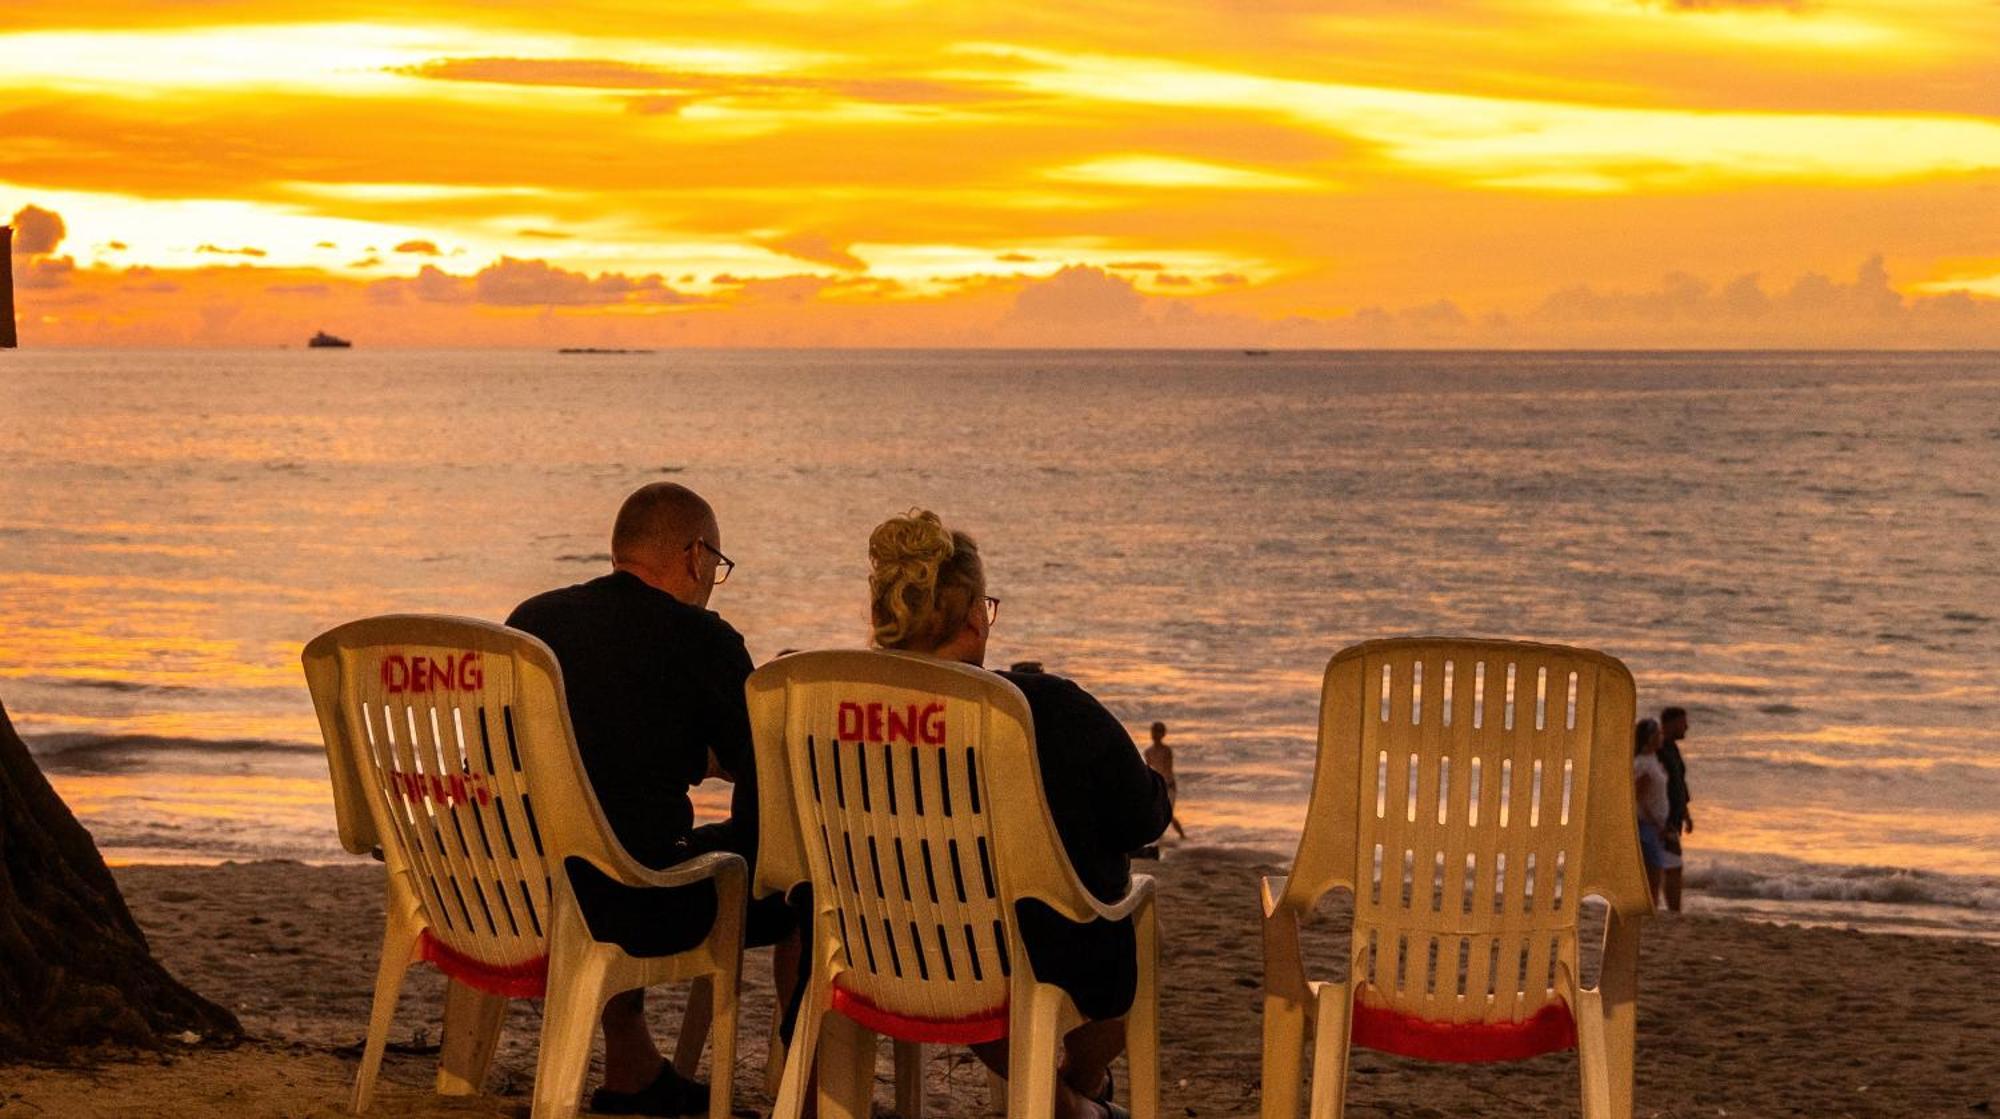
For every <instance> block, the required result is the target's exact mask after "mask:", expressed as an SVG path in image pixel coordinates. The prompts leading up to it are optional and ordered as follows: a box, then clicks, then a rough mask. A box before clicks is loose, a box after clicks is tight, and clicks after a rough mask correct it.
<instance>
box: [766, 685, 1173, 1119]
mask: <svg viewBox="0 0 2000 1119" xmlns="http://www.w3.org/2000/svg"><path fill="white" fill-rule="evenodd" d="M748 692H749V702H750V722H751V728H752V730H753V732H754V734H755V736H756V743H757V766H758V773H759V774H760V776H761V778H762V779H761V781H760V783H759V786H758V788H759V792H760V797H761V802H760V812H759V816H760V819H761V821H762V836H761V840H760V843H759V846H758V868H757V889H758V891H759V892H760V893H768V892H772V891H790V890H791V889H792V888H793V887H795V886H797V885H800V884H802V883H810V884H811V886H812V899H813V907H814V916H813V943H811V944H810V945H808V951H811V952H812V953H813V956H812V980H811V983H810V984H809V985H808V988H807V991H806V995H805V999H804V1002H803V1004H802V1007H801V1010H800V1013H799V1020H798V1023H797V1027H796V1029H795V1030H794V1033H793V1041H792V1048H793V1051H794V1052H793V1053H792V1054H789V1055H788V1057H787V1060H786V1063H785V1068H784V1072H783V1077H782V1082H781V1084H780V1087H779V1092H778V1100H777V1105H776V1107H775V1108H774V1109H773V1112H772V1115H773V1119H796V1116H798V1115H799V1113H800V1108H801V1105H802V1104H803V1102H804V1091H805V1086H806V1083H807V1080H808V1077H807V1073H808V1070H809V1069H810V1068H811V1062H812V1060H813V1058H814V1055H815V1052H817V1055H818V1061H819V1077H820V1081H819V1114H820V1115H821V1116H822V1119H867V1117H868V1115H869V1097H870V1090H871V1088H872V1086H873V1083H874V1068H875V1056H876V1052H875V1051H876V1039H877V1037H878V1036H880V1035H886V1036H888V1037H890V1038H893V1039H896V1041H897V1042H898V1050H899V1053H898V1056H899V1061H900V1059H902V1058H906V1057H909V1056H911V1055H912V1053H911V1050H913V1049H914V1047H915V1046H917V1045H921V1044H924V1043H950V1044H971V1043H976V1042H983V1041H994V1040H998V1039H1000V1038H1002V1037H1005V1038H1007V1040H1008V1052H1009V1068H1010V1071H1011V1073H1012V1076H1011V1077H1010V1079H1009V1081H1008V1082H1007V1093H1008V1098H1007V1114H1008V1115H1011V1116H1014V1117H1016V1119H1030V1117H1034V1119H1046V1117H1047V1116H1048V1115H1049V1114H1050V1113H1051V1111H1052V1110H1053V1108H1054V1106H1055V1093H1056V1069H1057V1049H1058V1047H1059V1045H1060V1042H1061V1038H1062V1036H1063V1035H1064V1034H1065V1033H1067V1032H1068V1031H1069V1030H1071V1029H1072V1028H1074V1027H1076V1026H1077V1025H1080V1024H1081V1023H1082V1021H1083V1018H1082V1015H1081V1014H1079V1013H1078V1011H1077V1009H1076V1007H1075V1005H1074V1004H1073V1003H1072V1002H1071V1000H1070V998H1069V997H1068V995H1066V994H1065V993H1064V992H1063V991H1062V989H1061V988H1059V987H1055V986H1052V985H1049V984H1045V983H1042V982H1040V981H1038V980H1037V979H1036V977H1035V975H1034V970H1033V967H1032V965H1031V964H1030V962H1029V959H1028V955H1027V952H1026V950H1025V948H1024V947H1023V945H1022V943H1021V940H1020V936H1019V933H1018V931H1017V926H1016V920H1015V904H1016V903H1017V902H1020V901H1022V900H1024V899H1028V898H1034V899H1037V900H1039V901H1041V902H1043V903H1045V904H1047V905H1049V906H1050V907H1051V908H1053V909H1054V910H1055V911H1056V912H1057V913H1059V914H1061V915H1062V916H1063V917H1064V918H1065V919H1067V920H1070V921H1075V922H1079V923H1081V922H1087V921H1091V920H1122V919H1124V918H1126V917H1131V918H1133V921H1134V926H1135V931H1136V933H1137V946H1138V961H1137V963H1138V976H1139V986H1138V993H1137V997H1136V998H1135V999H1134V1001H1133V1004H1132V1008H1131V1011H1130V1012H1129V1013H1128V1015H1127V1016H1126V1036H1127V1052H1128V1061H1129V1067H1130V1070H1131V1072H1130V1075H1129V1077H1128V1080H1129V1082H1130V1094H1131V1103H1132V1114H1133V1115H1134V1116H1135V1119H1157V1116H1158V1113H1159V986H1158V971H1159V965H1158V961H1159V924H1158V918H1157V914H1156V911H1155V909H1154V903H1153V896H1154V895H1153V882H1152V880H1151V879H1150V878H1146V877H1136V878H1134V879H1133V882H1132V888H1131V890H1130V891H1129V892H1128V893H1127V894H1126V896H1125V897H1124V898H1122V899H1120V900H1119V901H1118V902H1117V903H1116V904H1115V905H1106V904H1104V903H1102V902H1100V901H1098V900H1097V899H1096V898H1095V897H1093V896H1092V895H1091V893H1090V891H1088V890H1086V889H1085V888H1084V887H1083V884H1082V883H1081V882H1079V881H1078V880H1077V877H1076V873H1075V871H1074V870H1073V869H1072V868H1071V867H1070V864H1069V859H1068V857H1067V856H1066V855H1065V854H1064V851H1063V846H1062V841H1061V839H1060V838H1059V837H1058V835H1057V833H1056V829H1055V823H1054V821H1053V820H1052V819H1051V818H1050V816H1049V811H1048V807H1047V802H1046V800H1045V798H1044V796H1043V793H1042V779H1041V771H1040V769H1039V767H1038V766H1037V764H1036V760H1035V743H1034V730H1033V727H1034V722H1033V718H1032V716H1031V715H1030V714H1029V711H1028V704H1027V700H1026V699H1025V698H1023V697H1022V695H1021V693H1020V690H1019V689H1017V688H1015V687H1014V686H1013V685H1012V684H1009V683H1008V682H1006V681H1005V680H1003V679H1001V678H1000V677H998V676H995V675H993V674H992V673H990V672H985V671H983V670H980V669H977V668H972V667H970V666H967V665H962V664H953V663H948V662H945V661H940V660H937V659H934V658H931V657H923V656H916V655H912V654H905V653H894V652H861V651H854V652H819V653H799V654H795V655H792V656H788V657H783V658H781V659H779V660H777V661H774V662H772V663H770V664H767V665H765V666H764V667H763V668H761V669H759V670H758V671H757V672H756V673H755V674H754V675H752V676H751V677H750V682H749V685H748ZM787 777H789V780H787V779H786V778H787ZM897 1097H898V1099H897V1110H898V1113H899V1114H903V1115H905V1116H906V1117H907V1116H911V1115H913V1114H914V1113H915V1109H916V1108H918V1107H920V1098H921V1084H920V1083H917V1084H915V1085H914V1086H912V1083H911V1082H910V1081H909V1080H908V1079H906V1078H905V1077H904V1076H901V1075H899V1077H898V1090H897Z"/></svg>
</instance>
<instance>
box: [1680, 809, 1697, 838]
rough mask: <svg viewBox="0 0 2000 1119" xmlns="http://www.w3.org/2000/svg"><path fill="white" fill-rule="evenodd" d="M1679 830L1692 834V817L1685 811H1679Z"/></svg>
mask: <svg viewBox="0 0 2000 1119" xmlns="http://www.w3.org/2000/svg"><path fill="white" fill-rule="evenodd" d="M1681 830H1682V831H1684V832H1686V833H1688V834H1689V835H1693V834H1694V817H1693V816H1690V815H1688V814H1687V813H1686V812H1682V813H1681Z"/></svg>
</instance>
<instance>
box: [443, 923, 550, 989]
mask: <svg viewBox="0 0 2000 1119" xmlns="http://www.w3.org/2000/svg"><path fill="white" fill-rule="evenodd" d="M417 955H418V957H420V958H422V959H424V960H427V961H429V962H431V963H433V964H436V965H437V969H438V970H439V971H441V972H444V973H445V974H446V975H449V976H451V977H452V978H453V979H456V980H458V981H459V982H460V983H463V984H465V985H466V986H468V987H472V988H474V989H476V990H481V991H485V992H486V993H487V994H489V995H506V996H507V997H508V998H510V999H537V998H540V997H542V995H543V994H544V993H545V992H546V991H547V989H548V979H549V958H548V957H547V956H536V957H535V958H534V959H532V960H528V961H527V962H525V963H518V964H489V963H485V962H483V961H480V960H475V959H473V958H472V957H471V956H468V955H465V954H464V953H462V952H457V951H454V950H453V949H452V947H451V946H450V945H449V944H446V943H445V942H444V941H442V940H439V939H438V938H437V937H434V936H432V935H431V931H430V930H429V929H425V930H424V932H423V936H422V937H421V938H420V939H419V940H418V942H417Z"/></svg>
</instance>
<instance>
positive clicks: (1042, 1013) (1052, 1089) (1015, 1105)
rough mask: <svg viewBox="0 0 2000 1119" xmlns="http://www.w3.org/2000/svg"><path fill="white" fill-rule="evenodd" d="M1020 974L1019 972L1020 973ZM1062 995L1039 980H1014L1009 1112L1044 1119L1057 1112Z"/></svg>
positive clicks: (1012, 1117)
mask: <svg viewBox="0 0 2000 1119" xmlns="http://www.w3.org/2000/svg"><path fill="white" fill-rule="evenodd" d="M1017 977H1018V973H1017ZM1059 997H1060V996H1059V994H1058V992H1057V991H1056V989H1055V988H1053V987H1044V986H1042V985H1041V984H1039V983H1034V982H1028V983H1019V982H1017V983H1015V985H1014V992H1013V997H1012V1000H1011V1001H1012V1003H1013V1005H1012V1007H1011V1008H1010V1009H1009V1013H1008V1022H1007V1115H1008V1116H1009V1119H1043V1117H1044V1116H1048V1115H1053V1114H1055V1107H1056V1048H1057V1046H1058V1045H1060V1044H1061V1042H1062V1039H1061V1038H1060V1037H1058V1036H1057V1033H1058V1031H1057V1029H1056V1012H1057V1002H1056V1000H1057V999H1058V998H1059Z"/></svg>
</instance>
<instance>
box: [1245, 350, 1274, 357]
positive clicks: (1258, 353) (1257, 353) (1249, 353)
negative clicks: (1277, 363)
mask: <svg viewBox="0 0 2000 1119" xmlns="http://www.w3.org/2000/svg"><path fill="white" fill-rule="evenodd" d="M1243 356H1244V357H1270V356H1271V351H1269V350H1244V351H1243Z"/></svg>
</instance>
